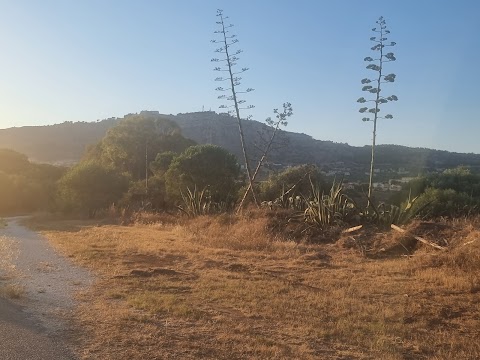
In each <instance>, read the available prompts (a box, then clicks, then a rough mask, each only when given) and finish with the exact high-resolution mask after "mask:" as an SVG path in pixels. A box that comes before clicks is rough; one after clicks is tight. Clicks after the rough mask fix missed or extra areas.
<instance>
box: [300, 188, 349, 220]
mask: <svg viewBox="0 0 480 360" xmlns="http://www.w3.org/2000/svg"><path fill="white" fill-rule="evenodd" d="M310 184H311V187H312V199H310V200H309V199H305V203H306V206H307V207H306V209H305V211H304V212H303V213H302V214H301V216H302V217H303V220H304V222H305V223H308V224H310V225H312V226H316V227H319V228H321V229H325V228H327V227H329V226H332V225H338V224H341V223H343V222H345V221H346V220H347V217H348V216H349V215H350V213H351V212H352V210H353V209H354V208H355V206H354V203H353V202H352V200H351V199H350V198H349V197H348V196H347V195H345V194H344V193H343V183H342V182H341V181H340V182H338V183H337V182H336V181H334V182H333V185H332V187H331V188H330V192H329V193H328V194H324V193H323V192H321V191H320V189H319V188H318V187H316V186H314V185H313V183H312V182H311V181H310Z"/></svg>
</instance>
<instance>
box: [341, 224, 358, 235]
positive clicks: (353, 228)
mask: <svg viewBox="0 0 480 360" xmlns="http://www.w3.org/2000/svg"><path fill="white" fill-rule="evenodd" d="M362 227H363V225H358V226H354V227H351V228H349V229H346V230H343V231H342V233H343V234H348V233H351V232H354V231H357V230H360V229H361V228H362Z"/></svg>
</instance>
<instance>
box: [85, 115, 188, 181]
mask: <svg viewBox="0 0 480 360" xmlns="http://www.w3.org/2000/svg"><path fill="white" fill-rule="evenodd" d="M194 144H195V142H194V141H192V140H189V139H186V138H184V137H183V136H182V135H181V131H180V128H179V127H178V125H177V124H175V123H174V122H173V121H171V120H169V119H166V118H162V117H160V116H158V115H148V114H140V115H130V116H127V117H126V118H125V119H124V120H122V121H121V122H120V123H119V124H118V125H117V126H115V127H113V128H111V129H110V130H109V131H108V132H107V135H106V136H105V137H104V138H103V139H102V141H101V142H100V144H98V145H97V146H94V147H92V148H90V151H89V152H88V153H87V155H86V159H87V160H95V159H100V160H101V162H102V163H103V164H105V165H107V166H111V167H113V168H115V169H117V170H118V171H120V172H127V173H129V174H130V175H131V176H132V178H133V179H135V180H141V179H145V178H146V177H147V176H149V167H148V164H149V163H150V162H151V161H153V160H154V159H155V157H156V156H157V154H158V153H163V152H165V151H173V152H175V153H180V152H182V151H183V150H185V149H186V148H187V147H189V146H192V145H194Z"/></svg>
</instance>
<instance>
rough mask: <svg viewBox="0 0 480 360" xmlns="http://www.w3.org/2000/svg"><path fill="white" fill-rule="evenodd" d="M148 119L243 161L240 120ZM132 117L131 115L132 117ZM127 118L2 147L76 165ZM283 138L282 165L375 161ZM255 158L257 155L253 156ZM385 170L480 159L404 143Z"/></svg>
mask: <svg viewBox="0 0 480 360" xmlns="http://www.w3.org/2000/svg"><path fill="white" fill-rule="evenodd" d="M141 114H143V115H145V116H159V117H167V118H169V119H171V120H173V121H175V122H176V123H177V124H178V125H179V126H180V127H181V129H182V133H183V135H184V136H186V137H188V138H190V139H192V140H195V141H196V142H198V143H200V144H206V143H211V144H215V145H219V146H222V147H224V148H226V149H227V150H229V151H230V152H232V153H234V154H235V155H237V157H238V158H239V159H240V158H241V148H240V141H239V139H238V129H237V124H236V121H235V119H234V118H232V117H231V116H229V115H227V114H217V113H215V112H213V111H205V112H195V113H186V114H177V115H163V114H159V113H158V112H157V111H143V112H141ZM128 116H130V114H129V115H126V116H125V117H128ZM120 120H122V119H121V118H110V119H106V120H102V121H97V122H90V123H88V122H77V123H72V122H64V123H62V124H57V125H49V126H27V127H19V128H10V129H3V130H0V147H1V148H11V149H13V150H16V151H19V152H21V153H24V154H26V155H27V156H28V157H29V158H30V159H31V160H33V161H37V162H48V163H62V164H68V163H74V162H76V161H78V160H79V159H80V158H81V156H82V154H83V153H84V151H85V149H86V147H87V146H89V145H92V144H95V143H96V142H98V141H99V140H100V139H101V138H102V137H103V136H104V135H105V133H106V132H107V130H108V129H109V128H111V127H113V126H114V125H115V124H116V123H118V122H119V121H120ZM244 131H245V136H246V138H247V139H251V142H250V143H249V144H248V148H249V149H255V144H254V143H255V142H257V141H258V140H259V133H262V132H263V133H268V128H267V127H266V126H265V125H264V124H263V123H260V122H257V121H245V125H244ZM280 138H281V139H284V140H286V143H287V144H288V146H286V147H285V146H284V147H279V148H278V149H277V150H276V151H275V152H274V153H272V156H271V157H270V161H271V163H275V164H277V166H282V167H283V166H288V165H297V164H304V163H314V164H318V165H320V166H322V167H323V168H324V170H325V171H327V172H328V171H330V172H332V171H333V172H335V171H337V172H340V171H343V172H345V173H352V174H353V173H358V174H360V173H362V174H363V172H364V171H366V169H368V165H369V163H370V151H371V147H370V146H363V147H355V146H350V145H348V144H343V143H334V142H332V141H322V140H316V139H313V138H312V137H311V136H309V135H306V134H300V133H294V132H288V131H282V132H281V137H280ZM252 155H253V156H255V155H254V154H252ZM376 161H377V167H378V168H379V171H384V172H387V171H396V172H399V171H400V173H403V174H405V175H406V174H412V173H415V172H421V171H431V170H441V169H443V168H450V167H455V166H459V165H466V166H470V167H472V168H473V169H474V170H475V169H480V155H478V154H462V153H453V152H448V151H440V150H432V149H426V148H410V147H406V146H400V145H379V146H378V150H377V155H376Z"/></svg>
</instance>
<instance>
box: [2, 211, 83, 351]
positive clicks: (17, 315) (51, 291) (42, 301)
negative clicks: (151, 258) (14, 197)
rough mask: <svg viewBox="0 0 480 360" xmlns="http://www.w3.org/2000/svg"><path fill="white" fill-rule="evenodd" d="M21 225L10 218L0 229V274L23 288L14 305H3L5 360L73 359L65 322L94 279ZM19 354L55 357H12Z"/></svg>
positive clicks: (68, 328) (68, 331)
mask: <svg viewBox="0 0 480 360" xmlns="http://www.w3.org/2000/svg"><path fill="white" fill-rule="evenodd" d="M20 220H21V218H9V219H6V221H7V223H8V225H7V226H6V227H5V228H3V229H0V242H1V243H2V255H5V256H2V257H3V261H2V263H0V265H1V267H0V275H1V274H3V277H4V278H5V279H8V281H7V282H9V283H10V285H11V284H12V283H14V284H15V285H16V286H17V287H20V288H22V289H23V291H22V294H20V296H19V299H16V300H15V305H13V304H11V303H10V302H7V301H5V300H2V301H1V303H0V310H1V311H0V337H2V339H6V338H8V341H5V342H4V341H2V346H0V358H1V359H16V358H18V359H20V358H22V359H47V358H51V359H74V356H73V355H72V353H71V352H70V351H68V350H67V345H66V343H65V342H64V340H65V338H66V336H65V335H66V334H68V333H70V332H71V331H72V329H71V328H70V326H69V324H68V322H67V321H66V317H67V316H68V314H69V312H70V311H71V310H72V309H73V307H74V305H75V299H74V295H75V292H77V291H79V290H82V288H84V287H86V286H88V285H89V284H91V282H92V276H91V274H89V273H88V272H87V271H86V270H84V269H81V268H78V267H77V266H74V265H73V263H72V262H71V261H69V260H68V259H66V258H64V257H62V256H60V255H59V254H57V253H56V252H55V251H54V250H53V249H52V247H51V246H50V245H49V244H48V242H47V240H45V239H44V238H43V237H42V236H40V235H38V234H37V233H35V232H32V231H30V230H28V229H27V228H25V227H23V226H22V225H20V224H19V221H20ZM0 279H1V278H0ZM3 282H4V283H5V280H4V281H3ZM4 285H5V284H4ZM7 285H9V284H7ZM15 334H16V335H15ZM38 344H42V346H38ZM18 349H24V350H25V351H28V349H30V351H31V349H40V350H42V349H43V350H45V351H51V353H49V354H48V353H44V352H42V351H43V350H42V351H40V350H39V351H37V352H33V353H32V354H31V355H28V354H29V353H28V352H27V353H24V354H25V356H23V357H15V356H18V353H17V355H15V354H12V353H11V352H15V351H16V352H18ZM49 349H50V350H49ZM35 356H36V357H35Z"/></svg>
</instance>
